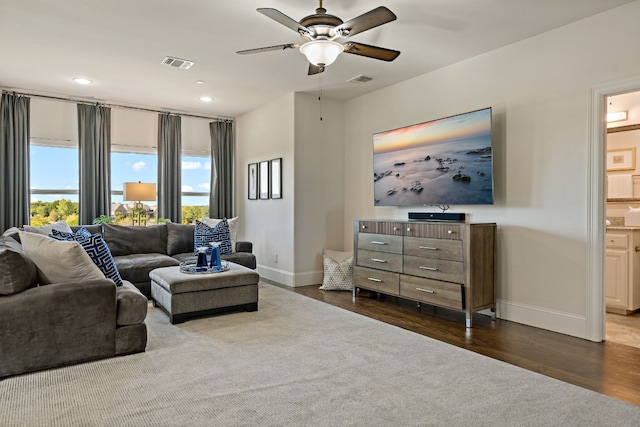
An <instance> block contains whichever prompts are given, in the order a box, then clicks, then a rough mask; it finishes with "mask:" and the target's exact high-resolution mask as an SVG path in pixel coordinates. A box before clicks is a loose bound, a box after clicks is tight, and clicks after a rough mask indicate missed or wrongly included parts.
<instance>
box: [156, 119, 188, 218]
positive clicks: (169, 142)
mask: <svg viewBox="0 0 640 427" xmlns="http://www.w3.org/2000/svg"><path fill="white" fill-rule="evenodd" d="M180 129H181V117H180V116H175V115H170V114H166V113H163V114H159V115H158V211H157V217H158V218H169V219H170V220H171V221H173V222H178V223H181V222H182V199H181V196H182V194H181V193H182V176H181V170H182V137H181V130H180Z"/></svg>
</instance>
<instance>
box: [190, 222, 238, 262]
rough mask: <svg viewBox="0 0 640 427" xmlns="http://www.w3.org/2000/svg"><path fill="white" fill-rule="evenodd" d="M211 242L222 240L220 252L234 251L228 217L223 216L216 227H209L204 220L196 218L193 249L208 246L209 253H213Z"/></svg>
mask: <svg viewBox="0 0 640 427" xmlns="http://www.w3.org/2000/svg"><path fill="white" fill-rule="evenodd" d="M211 242H220V254H221V255H224V254H230V253H233V250H232V248H231V233H230V232H229V224H228V223H227V219H226V218H222V221H220V222H219V223H218V224H217V225H216V226H215V227H209V226H208V225H207V224H205V223H204V222H200V221H198V220H196V227H195V229H194V231H193V250H194V251H197V250H198V248H200V247H203V246H204V247H207V248H208V249H207V254H208V255H211V245H210V243H211Z"/></svg>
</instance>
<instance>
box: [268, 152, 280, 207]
mask: <svg viewBox="0 0 640 427" xmlns="http://www.w3.org/2000/svg"><path fill="white" fill-rule="evenodd" d="M270 166H271V198H272V199H282V157H279V158H277V159H273V160H271V165H270Z"/></svg>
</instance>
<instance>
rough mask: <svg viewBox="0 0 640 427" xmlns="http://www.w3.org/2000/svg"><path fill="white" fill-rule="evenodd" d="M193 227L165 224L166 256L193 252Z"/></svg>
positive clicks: (189, 225)
mask: <svg viewBox="0 0 640 427" xmlns="http://www.w3.org/2000/svg"><path fill="white" fill-rule="evenodd" d="M194 229H195V225H191V224H174V223H172V222H169V223H167V255H169V256H173V255H177V254H184V253H187V252H193V232H194Z"/></svg>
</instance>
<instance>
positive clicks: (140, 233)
mask: <svg viewBox="0 0 640 427" xmlns="http://www.w3.org/2000/svg"><path fill="white" fill-rule="evenodd" d="M72 228H74V229H77V228H79V227H72ZM85 228H87V229H88V230H89V231H90V232H91V233H102V236H103V237H104V240H105V242H107V246H109V250H111V255H113V259H114V260H115V262H116V266H117V267H118V271H119V272H120V276H122V279H123V280H128V281H130V282H131V283H133V284H134V285H135V286H136V287H137V288H138V289H140V291H141V292H142V293H143V294H144V295H145V296H146V297H147V298H151V280H150V279H149V272H150V271H151V270H153V269H155V268H159V267H170V266H173V265H179V264H180V262H181V261H195V256H194V250H193V249H194V248H193V246H194V245H193V233H194V229H195V226H194V225H191V224H174V223H167V224H161V225H152V226H148V227H137V226H124V225H112V224H102V225H90V226H85ZM252 251H253V244H252V243H251V242H247V241H238V242H236V243H235V252H234V253H232V254H226V255H222V256H221V258H222V259H223V260H226V261H230V262H234V263H236V264H240V265H244V266H245V267H247V268H251V269H253V270H255V268H256V257H255V255H254V254H253V253H252Z"/></svg>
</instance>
